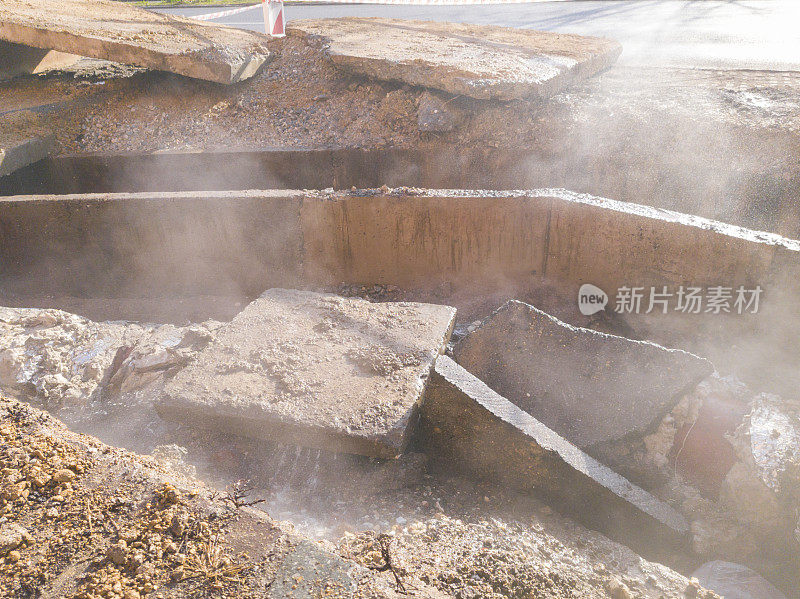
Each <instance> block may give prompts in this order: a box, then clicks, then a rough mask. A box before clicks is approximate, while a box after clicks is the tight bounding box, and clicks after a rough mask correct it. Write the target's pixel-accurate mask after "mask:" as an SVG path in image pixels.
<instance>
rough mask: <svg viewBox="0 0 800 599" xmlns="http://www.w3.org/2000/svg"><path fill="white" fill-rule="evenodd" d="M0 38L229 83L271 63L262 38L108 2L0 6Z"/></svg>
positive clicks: (45, 0) (6, 1)
mask: <svg viewBox="0 0 800 599" xmlns="http://www.w3.org/2000/svg"><path fill="white" fill-rule="evenodd" d="M0 39H4V40H6V41H9V42H14V43H17V44H24V45H27V46H33V47H35V48H43V49H46V50H58V51H60V52H68V53H70V54H78V55H81V56H88V57H91V58H101V59H104V60H111V61H114V62H121V63H124V64H130V65H135V66H140V67H146V68H151V69H156V70H160V71H170V72H173V73H177V74H179V75H185V76H187V77H194V78H196V79H206V80H208V81H214V82H217V83H226V84H227V83H235V82H237V81H242V80H244V79H248V78H250V77H252V76H253V75H255V74H256V73H257V72H258V70H259V69H260V68H261V67H262V66H263V65H264V64H265V63H266V62H267V60H268V58H269V56H270V52H269V50H268V49H267V44H266V42H267V38H266V37H265V36H264V35H262V34H259V33H256V32H253V31H246V30H243V29H235V28H232V27H225V26H221V25H215V24H211V23H203V22H201V21H196V20H193V19H186V18H183V17H179V16H173V15H169V16H168V15H162V14H159V13H155V12H149V11H146V10H143V9H141V8H136V7H135V6H131V5H130V3H124V2H112V1H111V0H40V1H38V2H36V3H32V2H25V1H24V0H2V1H0Z"/></svg>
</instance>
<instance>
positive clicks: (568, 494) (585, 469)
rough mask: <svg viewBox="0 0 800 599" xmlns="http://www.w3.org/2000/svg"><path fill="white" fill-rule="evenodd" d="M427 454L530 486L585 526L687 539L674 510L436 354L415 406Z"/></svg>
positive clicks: (636, 536) (630, 535) (636, 538)
mask: <svg viewBox="0 0 800 599" xmlns="http://www.w3.org/2000/svg"><path fill="white" fill-rule="evenodd" d="M422 418H423V427H424V432H423V433H422V435H423V438H424V439H425V443H426V444H427V446H428V447H429V448H430V449H431V451H432V452H433V455H439V456H447V458H448V459H450V460H452V463H453V464H456V465H457V466H458V467H462V468H465V469H467V470H469V471H471V472H473V473H476V474H477V475H479V476H481V477H482V478H485V479H492V480H499V481H502V482H503V483H504V484H508V485H509V486H511V487H513V488H516V489H521V490H527V491H535V492H538V493H541V494H544V495H545V496H547V497H548V498H549V499H551V500H553V501H554V502H555V503H556V504H557V505H558V506H559V509H561V510H564V511H566V512H568V513H570V514H572V515H574V516H575V517H577V518H578V519H580V520H581V521H582V522H584V523H586V524H588V525H589V526H591V527H593V528H596V529H598V530H601V531H602V532H605V533H606V534H608V535H610V536H612V537H613V538H617V539H619V538H623V539H624V540H625V542H626V544H629V545H631V546H633V547H643V546H646V545H647V544H648V542H649V541H652V539H659V543H660V544H661V545H662V548H664V547H670V546H671V547H672V548H675V547H678V546H680V545H681V543H683V542H685V541H686V540H687V538H688V533H689V525H688V523H687V522H686V520H685V519H684V517H683V516H682V515H680V514H679V513H678V512H676V511H675V510H673V509H672V508H671V507H669V506H668V505H666V504H664V503H662V502H661V501H659V500H658V499H656V498H655V497H653V496H652V495H650V494H649V493H647V492H646V491H644V490H643V489H641V488H639V487H637V486H635V485H633V484H632V483H630V482H629V481H628V480H626V479H624V478H623V477H621V476H620V475H618V474H616V473H615V472H613V471H612V470H611V469H609V468H607V467H606V466H604V465H602V464H600V463H599V462H597V461H596V460H594V459H593V458H591V457H590V456H588V455H586V454H585V453H584V452H582V451H581V450H580V449H578V448H577V447H576V446H575V445H573V444H572V443H570V442H569V441H567V440H566V439H564V438H563V437H561V436H559V435H558V434H557V433H555V432H554V431H553V430H551V429H549V428H548V427H547V426H545V425H544V424H542V423H541V422H540V421H538V420H537V419H535V418H534V417H532V416H531V415H530V414H528V413H527V412H525V411H523V410H521V409H520V408H518V407H517V406H515V405H514V404H513V403H511V402H510V401H509V400H507V399H506V398H504V397H502V396H501V395H499V394H497V393H495V392H494V391H493V390H491V389H490V388H489V387H487V386H486V385H485V384H484V383H483V382H482V381H480V380H479V379H477V378H476V377H475V376H473V375H472V374H470V373H469V372H467V371H466V370H464V369H463V368H462V367H461V366H459V365H458V364H456V363H455V362H454V361H453V360H452V359H450V358H448V357H446V356H444V357H441V358H439V359H438V360H437V362H436V368H435V370H434V373H433V376H432V378H431V382H430V384H429V387H428V390H427V392H426V396H425V402H424V403H423V409H422Z"/></svg>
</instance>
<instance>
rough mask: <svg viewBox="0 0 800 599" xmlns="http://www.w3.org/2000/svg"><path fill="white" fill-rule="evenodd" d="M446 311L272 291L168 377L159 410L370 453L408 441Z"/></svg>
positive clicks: (447, 328) (387, 451) (442, 340)
mask: <svg viewBox="0 0 800 599" xmlns="http://www.w3.org/2000/svg"><path fill="white" fill-rule="evenodd" d="M454 318H455V309H453V308H449V307H447V306H436V305H432V304H414V303H381V304H376V303H370V302H368V301H365V300H361V299H352V298H350V299H348V298H342V297H338V296H335V295H330V294H319V293H312V292H304V291H290V290H283V289H272V290H269V291H267V292H266V293H264V294H263V295H262V296H261V297H260V298H259V299H257V300H256V301H254V302H253V303H251V304H250V305H249V306H248V307H247V308H245V309H244V310H243V311H242V312H241V313H240V314H239V315H238V316H236V318H234V319H233V320H232V321H231V322H230V324H228V325H225V326H224V327H222V328H221V329H220V330H219V331H218V332H217V334H216V337H215V339H214V341H213V342H212V343H211V344H210V345H209V346H208V347H207V348H206V349H205V350H202V351H200V352H199V353H198V354H197V355H196V359H194V360H193V361H192V362H191V363H190V364H189V365H188V366H186V367H185V368H184V369H183V370H181V371H180V372H179V373H178V374H177V375H176V376H175V378H174V379H172V380H171V381H169V382H168V383H167V386H166V388H165V393H164V397H163V398H162V400H161V401H160V403H159V407H158V409H159V411H160V413H161V414H163V415H164V416H166V417H171V418H177V419H180V420H186V419H187V418H192V419H193V421H194V422H195V423H197V424H201V423H205V424H207V425H213V426H215V427H218V428H219V429H222V430H227V431H230V432H233V433H236V434H244V435H248V436H254V437H256V438H261V439H273V440H277V439H281V438H283V439H284V440H287V441H289V442H291V443H293V444H299V445H309V446H312V447H322V448H325V449H329V450H333V451H341V452H347V453H359V454H365V455H371V456H376V457H386V458H389V457H396V456H397V455H398V454H400V453H401V452H402V451H403V449H404V448H405V447H406V444H407V443H408V441H409V433H410V428H411V426H412V425H413V423H414V418H415V416H416V413H417V408H418V405H419V402H420V400H421V398H422V394H423V390H424V388H425V383H426V380H427V377H428V374H429V372H430V370H431V368H432V367H433V363H434V360H435V359H436V356H438V355H439V354H440V353H441V352H442V351H444V348H445V345H446V344H447V341H448V340H449V338H450V333H451V330H452V327H453V321H454Z"/></svg>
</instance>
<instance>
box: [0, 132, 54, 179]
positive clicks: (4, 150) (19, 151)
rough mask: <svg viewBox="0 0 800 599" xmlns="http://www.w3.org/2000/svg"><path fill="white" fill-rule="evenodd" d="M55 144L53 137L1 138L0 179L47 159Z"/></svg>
mask: <svg viewBox="0 0 800 599" xmlns="http://www.w3.org/2000/svg"><path fill="white" fill-rule="evenodd" d="M54 144H55V138H54V137H53V136H49V135H48V136H44V137H41V136H38V137H29V138H25V139H8V140H4V139H2V138H0V177H3V176H5V175H9V174H11V173H13V172H14V171H16V170H19V169H21V168H23V167H25V166H28V165H29V164H33V163H34V162H38V161H39V160H43V159H45V158H47V156H48V155H49V154H50V151H51V150H52V149H53V145H54Z"/></svg>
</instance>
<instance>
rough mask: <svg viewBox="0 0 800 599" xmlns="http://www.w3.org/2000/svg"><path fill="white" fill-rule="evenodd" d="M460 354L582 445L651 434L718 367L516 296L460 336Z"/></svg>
mask: <svg viewBox="0 0 800 599" xmlns="http://www.w3.org/2000/svg"><path fill="white" fill-rule="evenodd" d="M454 355H455V357H456V360H458V363H459V364H461V365H462V366H463V367H464V368H466V369H467V370H469V371H470V372H471V373H473V374H474V375H475V376H477V377H478V378H480V379H481V380H483V381H485V382H486V384H487V385H489V386H490V387H491V388H492V389H494V390H495V391H497V392H498V393H501V394H503V395H504V396H505V397H507V398H509V399H510V400H511V401H512V402H514V404H515V405H517V406H519V407H520V408H522V409H523V410H525V411H526V412H528V413H529V414H531V415H532V416H534V417H535V418H537V419H539V420H541V421H542V422H544V423H545V424H546V425H547V426H549V427H550V428H552V429H553V430H555V431H556V432H557V433H558V434H560V435H563V436H564V437H566V438H567V439H569V440H570V441H572V442H573V443H575V444H576V445H577V446H578V447H582V448H589V447H592V446H594V445H597V444H599V443H607V442H611V441H617V440H620V439H624V438H629V437H639V436H642V435H644V434H646V433H648V432H652V431H653V429H654V427H655V426H656V425H657V423H658V422H659V421H660V420H661V418H663V417H664V415H665V414H666V413H667V412H669V411H670V410H671V409H672V408H673V407H674V406H675V405H676V404H677V403H678V401H679V400H680V398H681V397H682V396H683V395H684V394H685V393H686V392H688V391H690V390H691V389H692V388H693V387H694V386H695V385H697V383H699V382H700V381H701V380H702V379H704V378H706V377H707V376H709V375H710V374H711V373H712V372H713V371H714V369H713V366H712V365H711V363H710V362H709V361H708V360H704V359H702V358H699V357H697V356H695V355H692V354H690V353H687V352H684V351H681V350H674V349H666V348H664V347H662V346H660V345H656V344H655V343H650V342H646V341H633V340H630V339H626V338H624V337H618V336H616V335H608V334H605V333H600V332H598V331H594V330H591V329H584V328H581V327H574V326H571V325H569V324H566V323H564V322H561V321H560V320H558V319H557V318H555V317H553V316H550V315H549V314H546V313H544V312H542V311H540V310H538V309H536V308H535V307H533V306H531V305H528V304H525V303H523V302H519V301H515V300H513V301H510V302H508V303H507V304H505V305H504V306H502V307H501V308H500V309H498V310H497V311H496V312H495V313H494V314H492V315H491V316H490V317H489V318H488V319H486V320H485V321H484V322H483V323H482V324H481V326H480V327H478V329H477V330H475V331H474V332H473V333H471V334H470V335H468V336H467V337H466V338H465V339H464V340H463V341H461V342H460V343H459V344H458V346H457V347H456V348H455V351H454Z"/></svg>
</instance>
